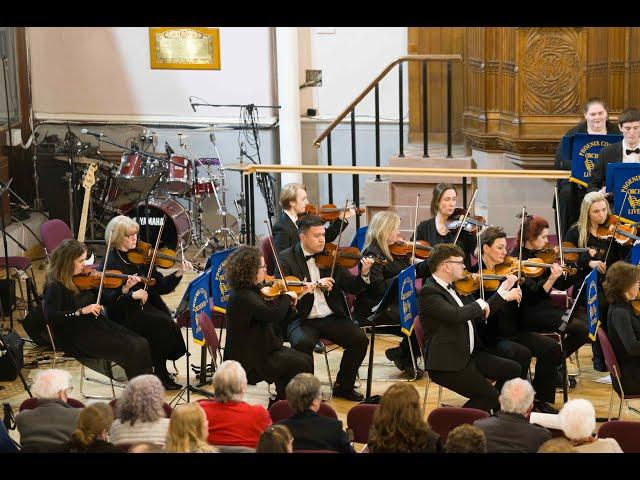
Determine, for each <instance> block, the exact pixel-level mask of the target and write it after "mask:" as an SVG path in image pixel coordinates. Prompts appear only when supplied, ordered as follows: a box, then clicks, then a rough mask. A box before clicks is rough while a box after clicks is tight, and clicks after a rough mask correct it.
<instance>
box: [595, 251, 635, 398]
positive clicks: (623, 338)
mask: <svg viewBox="0 0 640 480" xmlns="http://www.w3.org/2000/svg"><path fill="white" fill-rule="evenodd" d="M602 286H603V288H604V293H605V295H606V296H607V300H608V301H609V311H608V321H607V324H608V325H609V332H608V334H609V340H610V341H611V346H612V347H613V350H614V351H615V353H616V358H617V359H618V363H619V364H620V372H619V374H620V375H619V378H620V380H621V382H622V388H623V390H624V393H625V394H627V395H629V394H631V395H639V394H640V310H639V309H638V307H637V306H636V305H632V303H633V304H637V303H638V301H637V300H636V299H637V297H638V292H639V291H640V268H638V267H637V266H635V265H631V264H629V263H627V262H617V263H615V264H614V265H611V267H610V268H609V270H608V271H607V275H606V278H605V280H604V282H603V284H602ZM613 388H614V389H615V390H616V391H617V392H618V394H620V386H619V385H618V382H617V381H615V380H614V381H613Z"/></svg>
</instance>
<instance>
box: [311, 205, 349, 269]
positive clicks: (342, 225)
mask: <svg viewBox="0 0 640 480" xmlns="http://www.w3.org/2000/svg"><path fill="white" fill-rule="evenodd" d="M347 210H349V199H348V198H347V199H346V200H345V201H344V210H343V212H344V215H342V218H341V219H340V233H339V234H338V243H337V244H336V251H335V254H334V256H333V264H332V265H331V278H333V273H334V272H335V270H336V260H337V259H338V249H339V248H340V240H341V239H342V231H343V230H344V217H345V215H346V214H347ZM318 211H320V210H318Z"/></svg>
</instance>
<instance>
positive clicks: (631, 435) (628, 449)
mask: <svg viewBox="0 0 640 480" xmlns="http://www.w3.org/2000/svg"><path fill="white" fill-rule="evenodd" d="M598 437H599V438H615V439H616V441H617V442H618V443H619V444H620V448H622V451H623V452H624V453H640V422H629V421H624V420H611V421H609V422H606V423H604V424H603V425H602V426H601V427H600V430H598Z"/></svg>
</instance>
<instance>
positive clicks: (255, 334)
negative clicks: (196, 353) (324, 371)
mask: <svg viewBox="0 0 640 480" xmlns="http://www.w3.org/2000/svg"><path fill="white" fill-rule="evenodd" d="M290 300H291V298H290V297H289V296H288V295H281V296H279V297H276V298H275V299H273V300H270V301H267V300H265V299H264V298H262V297H261V296H260V293H259V287H255V288H253V289H239V290H234V291H232V293H231V296H230V297H229V303H228V304H227V312H226V315H227V343H226V347H225V350H224V359H225V360H236V361H238V362H240V364H242V366H243V368H244V369H245V370H246V372H247V379H248V380H249V383H251V384H255V383H257V382H259V381H261V380H266V381H267V382H274V383H275V384H276V390H277V398H278V399H284V398H285V388H286V386H287V384H288V383H289V381H290V380H291V379H292V378H293V377H295V376H296V375H297V374H298V373H302V372H307V373H313V359H312V358H311V357H310V356H309V355H305V354H304V353H302V352H298V351H297V350H294V349H292V348H288V347H285V346H283V340H282V335H281V333H280V325H281V324H282V323H284V320H285V318H286V317H287V315H288V314H289V310H290V303H291V302H290Z"/></svg>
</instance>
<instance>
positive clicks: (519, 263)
mask: <svg viewBox="0 0 640 480" xmlns="http://www.w3.org/2000/svg"><path fill="white" fill-rule="evenodd" d="M526 216H527V212H526V210H525V207H524V205H523V206H522V218H521V219H520V252H519V253H518V285H520V281H521V280H522V247H523V246H524V219H525V217H526ZM518 307H520V303H518Z"/></svg>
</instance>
